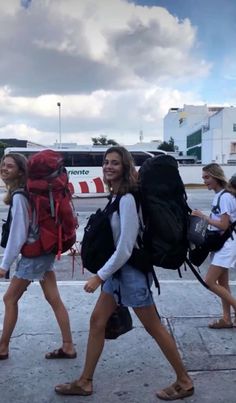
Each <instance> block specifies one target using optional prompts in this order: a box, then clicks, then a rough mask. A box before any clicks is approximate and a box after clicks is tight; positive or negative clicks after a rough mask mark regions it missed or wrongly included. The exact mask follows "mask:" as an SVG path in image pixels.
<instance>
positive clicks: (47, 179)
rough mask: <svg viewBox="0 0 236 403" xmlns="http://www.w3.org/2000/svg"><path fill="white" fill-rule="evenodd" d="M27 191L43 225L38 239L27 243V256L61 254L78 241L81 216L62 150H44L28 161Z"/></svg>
mask: <svg viewBox="0 0 236 403" xmlns="http://www.w3.org/2000/svg"><path fill="white" fill-rule="evenodd" d="M28 169H29V174H28V180H27V186H26V187H27V191H28V193H29V201H30V205H31V207H32V215H34V214H35V216H36V223H37V225H38V228H39V231H38V232H39V236H38V239H37V240H35V241H34V242H33V243H26V244H24V245H23V247H22V250H21V253H22V255H23V256H25V257H36V256H40V255H42V254H44V253H55V254H57V257H58V259H59V258H60V255H61V253H63V252H66V251H67V250H69V249H70V248H72V246H73V244H74V243H75V241H76V228H77V227H78V221H77V216H76V213H75V210H74V206H73V203H72V197H71V192H70V190H69V187H68V174H67V172H66V169H65V167H64V163H63V157H62V155H61V154H60V153H59V152H56V151H53V150H43V151H40V152H38V153H36V154H34V155H33V156H32V157H30V158H29V160H28Z"/></svg>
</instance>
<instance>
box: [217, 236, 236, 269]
mask: <svg viewBox="0 0 236 403" xmlns="http://www.w3.org/2000/svg"><path fill="white" fill-rule="evenodd" d="M233 238H234V239H232V238H229V239H228V240H227V241H226V242H225V244H224V246H223V248H221V249H220V250H219V251H218V252H212V253H211V264H213V265H214V266H220V267H224V268H225V269H231V268H233V269H236V234H235V233H234V234H233Z"/></svg>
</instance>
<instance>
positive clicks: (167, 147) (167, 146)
mask: <svg viewBox="0 0 236 403" xmlns="http://www.w3.org/2000/svg"><path fill="white" fill-rule="evenodd" d="M158 149H159V150H163V151H175V142H174V139H173V137H170V139H169V141H168V142H167V141H163V143H161V144H160V145H159V147H158Z"/></svg>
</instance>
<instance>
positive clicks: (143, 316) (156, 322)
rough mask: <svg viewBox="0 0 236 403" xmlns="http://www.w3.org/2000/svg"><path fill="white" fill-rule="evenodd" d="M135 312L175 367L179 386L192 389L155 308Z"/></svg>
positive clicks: (169, 336) (190, 382)
mask: <svg viewBox="0 0 236 403" xmlns="http://www.w3.org/2000/svg"><path fill="white" fill-rule="evenodd" d="M134 311H135V313H136V315H137V316H138V318H139V320H140V321H141V322H142V324H143V326H144V327H145V329H146V331H147V332H148V333H149V334H150V335H151V336H152V337H153V338H154V339H155V341H156V342H157V344H158V345H159V347H160V349H161V350H162V352H163V354H164V355H165V357H166V359H167V360H168V361H169V363H170V365H171V366H172V367H173V369H174V371H175V373H176V378H177V382H178V384H179V385H181V387H182V388H183V389H186V390H188V389H190V388H192V386H193V383H192V380H191V378H190V377H189V375H188V373H187V371H186V369H185V367H184V364H183V362H182V359H181V357H180V355H179V352H178V349H177V346H176V343H175V341H174V339H173V338H172V336H171V335H170V334H169V333H168V331H167V329H166V328H165V327H164V326H163V325H162V323H161V321H160V319H159V317H158V315H157V312H156V309H155V306H154V305H150V306H147V307H142V308H135V309H134Z"/></svg>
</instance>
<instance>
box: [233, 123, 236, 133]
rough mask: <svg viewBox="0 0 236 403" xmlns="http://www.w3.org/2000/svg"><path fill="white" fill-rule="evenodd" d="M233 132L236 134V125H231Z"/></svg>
mask: <svg viewBox="0 0 236 403" xmlns="http://www.w3.org/2000/svg"><path fill="white" fill-rule="evenodd" d="M233 132H236V123H233Z"/></svg>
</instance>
